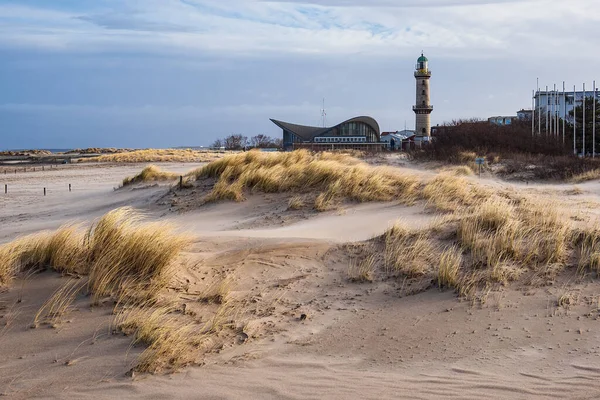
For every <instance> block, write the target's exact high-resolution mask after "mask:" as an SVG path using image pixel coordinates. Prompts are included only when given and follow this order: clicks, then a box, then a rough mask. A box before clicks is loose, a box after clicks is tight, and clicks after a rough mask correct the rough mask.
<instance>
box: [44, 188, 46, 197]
mask: <svg viewBox="0 0 600 400" xmlns="http://www.w3.org/2000/svg"><path fill="white" fill-rule="evenodd" d="M45 195H46V188H44V196H45Z"/></svg>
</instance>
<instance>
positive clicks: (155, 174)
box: [123, 165, 179, 186]
mask: <svg viewBox="0 0 600 400" xmlns="http://www.w3.org/2000/svg"><path fill="white" fill-rule="evenodd" d="M178 176H179V175H177V174H175V173H173V172H165V171H161V170H160V168H158V167H157V166H156V165H148V166H147V167H145V168H144V169H143V170H142V172H140V173H139V174H137V175H134V176H130V177H127V178H125V179H123V186H127V185H131V184H133V183H140V182H157V181H174V180H176V179H177V178H178Z"/></svg>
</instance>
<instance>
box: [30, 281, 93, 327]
mask: <svg viewBox="0 0 600 400" xmlns="http://www.w3.org/2000/svg"><path fill="white" fill-rule="evenodd" d="M85 285H86V282H85V281H82V280H79V279H70V280H69V281H67V283H65V284H64V285H62V286H61V287H60V288H58V289H57V290H56V291H55V292H54V294H53V295H52V296H51V297H50V298H49V299H48V300H47V301H46V302H45V303H44V304H43V305H42V307H41V308H40V309H39V310H38V312H37V313H36V315H35V317H34V319H33V324H32V328H36V327H38V326H39V324H40V323H47V324H50V325H51V326H52V327H55V326H56V325H58V324H59V323H60V322H61V320H62V317H63V316H65V315H66V314H67V313H68V312H69V310H70V308H71V304H72V303H73V301H75V298H76V296H77V295H78V294H79V293H80V292H81V290H82V289H83V288H84V287H85Z"/></svg>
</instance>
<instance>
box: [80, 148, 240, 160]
mask: <svg viewBox="0 0 600 400" xmlns="http://www.w3.org/2000/svg"><path fill="white" fill-rule="evenodd" d="M228 153H229V154H230V153H232V152H231V151H213V150H192V149H145V150H134V151H128V152H123V153H115V154H103V155H100V156H98V157H89V158H80V159H79V160H78V162H115V163H144V162H208V161H214V160H216V159H219V158H220V157H223V155H224V154H228Z"/></svg>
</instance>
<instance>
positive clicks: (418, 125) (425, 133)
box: [413, 52, 433, 144]
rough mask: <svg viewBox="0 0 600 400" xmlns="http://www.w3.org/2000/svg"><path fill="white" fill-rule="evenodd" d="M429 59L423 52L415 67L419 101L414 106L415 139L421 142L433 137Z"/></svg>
mask: <svg viewBox="0 0 600 400" xmlns="http://www.w3.org/2000/svg"><path fill="white" fill-rule="evenodd" d="M430 78H431V71H430V70H429V60H427V57H425V56H424V55H423V53H422V52H421V57H419V58H418V59H417V65H416V67H415V80H416V81H417V101H416V104H415V105H414V106H413V111H414V112H415V117H416V121H415V136H416V137H415V139H416V140H415V141H416V142H418V143H419V144H421V143H423V142H428V141H429V140H430V139H431V112H432V111H433V106H432V105H431V104H429V79H430Z"/></svg>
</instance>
